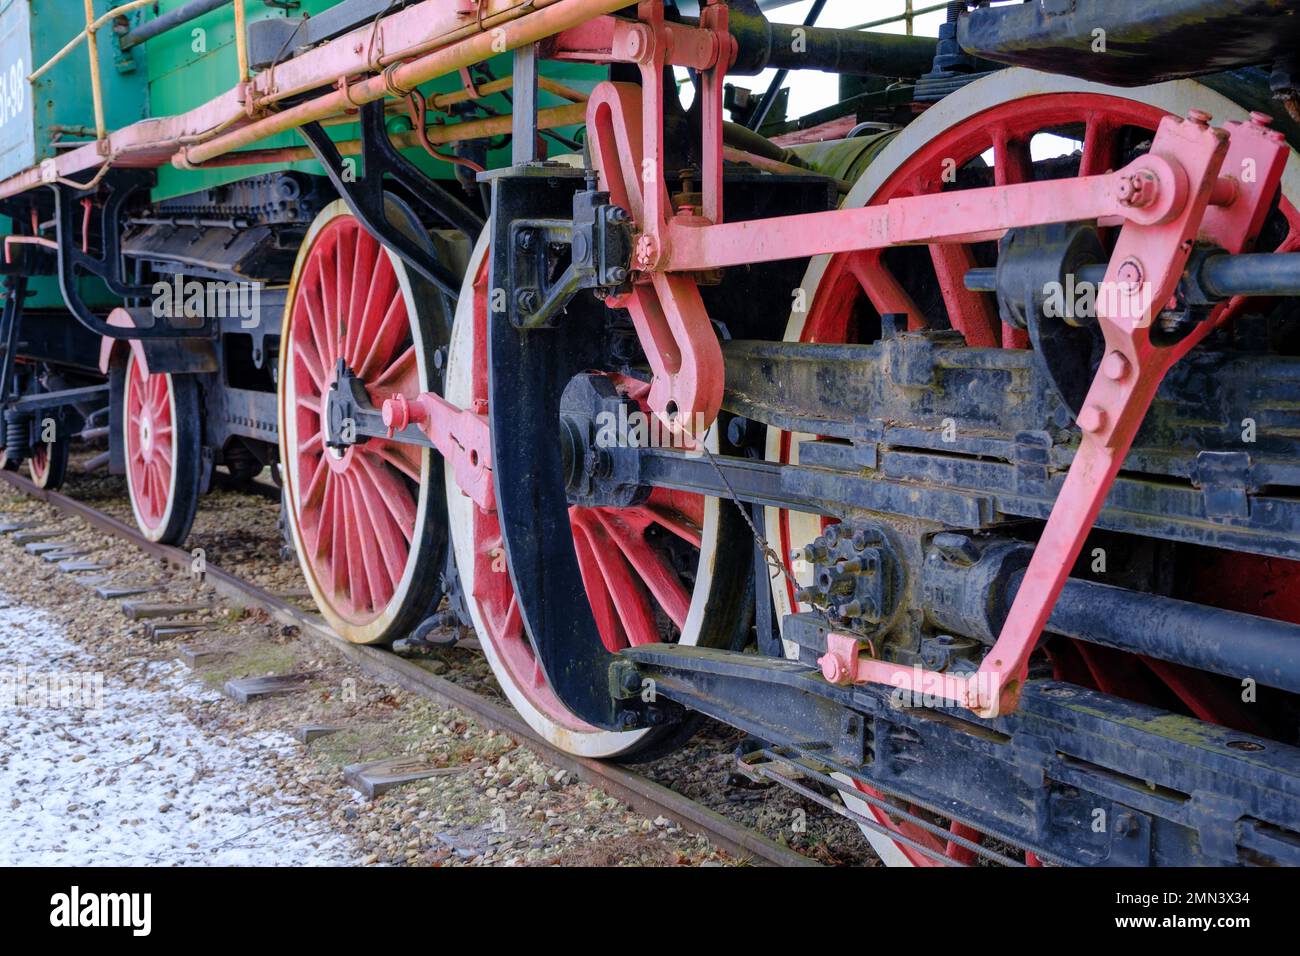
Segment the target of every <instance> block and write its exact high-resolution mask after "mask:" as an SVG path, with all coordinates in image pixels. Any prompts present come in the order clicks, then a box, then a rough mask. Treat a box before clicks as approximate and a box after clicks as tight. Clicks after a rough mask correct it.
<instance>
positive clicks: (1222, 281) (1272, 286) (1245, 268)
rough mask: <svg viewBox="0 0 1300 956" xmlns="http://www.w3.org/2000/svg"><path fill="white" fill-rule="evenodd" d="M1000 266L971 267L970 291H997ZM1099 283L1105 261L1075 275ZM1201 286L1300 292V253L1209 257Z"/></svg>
mask: <svg viewBox="0 0 1300 956" xmlns="http://www.w3.org/2000/svg"><path fill="white" fill-rule="evenodd" d="M997 273H998V270H997V269H971V270H970V271H969V272H967V273H966V279H965V285H966V288H967V289H969V290H970V291H971V292H996V291H997V289H998V281H997ZM1075 278H1076V279H1078V281H1080V282H1089V283H1092V284H1093V285H1097V284H1098V283H1100V282H1101V281H1102V280H1104V279H1105V278H1106V265H1105V263H1098V264H1095V265H1086V266H1083V267H1081V268H1080V269H1079V273H1078V275H1077V276H1076V277H1075ZM1196 278H1197V281H1198V282H1199V283H1200V285H1201V288H1203V289H1204V290H1205V291H1206V292H1208V293H1210V294H1211V295H1213V296H1215V297H1217V298H1220V299H1228V298H1231V297H1232V296H1235V295H1300V252H1256V253H1247V254H1244V255H1235V256H1234V255H1230V254H1228V253H1226V252H1224V253H1219V254H1218V255H1210V256H1206V257H1205V258H1204V259H1203V260H1201V265H1200V269H1199V271H1198V272H1197V275H1196Z"/></svg>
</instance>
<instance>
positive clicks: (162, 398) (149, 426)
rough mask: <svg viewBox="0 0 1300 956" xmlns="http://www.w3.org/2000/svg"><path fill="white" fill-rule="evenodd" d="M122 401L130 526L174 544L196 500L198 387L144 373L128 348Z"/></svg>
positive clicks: (189, 522)
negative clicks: (132, 518) (130, 514)
mask: <svg viewBox="0 0 1300 956" xmlns="http://www.w3.org/2000/svg"><path fill="white" fill-rule="evenodd" d="M124 401H125V407H124V409H123V414H122V431H123V435H122V437H123V445H124V447H125V448H126V484H127V490H128V492H129V494H130V498H131V510H132V512H134V514H135V522H136V525H137V526H138V527H139V528H140V531H141V533H142V534H144V536H145V537H147V538H148V539H149V540H150V541H159V542H162V543H163V544H180V543H182V542H183V541H184V540H185V538H186V536H188V535H189V533H190V527H191V525H193V523H194V515H195V512H196V511H197V510H198V504H199V468H200V463H201V459H202V454H201V449H200V434H201V430H200V422H199V397H198V386H197V385H196V384H195V382H194V380H193V378H191V377H190V376H187V375H173V374H169V373H166V372H154V373H150V372H149V371H148V370H147V369H146V368H145V366H144V364H143V363H142V361H141V360H140V357H139V355H138V354H137V352H136V350H135V349H131V350H130V356H129V358H128V359H127V363H126V383H125V390H124Z"/></svg>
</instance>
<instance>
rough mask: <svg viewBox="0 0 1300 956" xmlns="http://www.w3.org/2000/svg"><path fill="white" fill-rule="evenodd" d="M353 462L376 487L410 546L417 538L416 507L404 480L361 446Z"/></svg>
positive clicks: (355, 453)
mask: <svg viewBox="0 0 1300 956" xmlns="http://www.w3.org/2000/svg"><path fill="white" fill-rule="evenodd" d="M352 460H353V461H354V462H355V463H356V464H357V466H358V467H359V468H360V469H361V472H362V474H364V475H365V476H366V478H367V479H368V480H369V481H370V482H371V483H372V484H373V485H374V487H375V492H376V497H377V499H378V500H379V501H381V502H383V504H384V507H385V508H386V509H387V510H388V513H389V514H391V515H392V516H393V519H394V520H395V521H396V523H397V526H398V528H400V529H401V531H402V535H403V536H404V537H405V538H406V540H407V543H408V544H409V543H410V541H411V540H412V538H414V536H415V519H416V507H415V500H414V498H413V497H412V495H411V492H410V491H408V490H407V487H406V485H405V484H404V483H403V482H402V479H400V478H398V477H397V476H396V475H394V474H393V473H392V471H390V470H389V468H388V466H386V465H384V464H383V463H382V462H381V461H380V460H378V459H377V458H374V456H372V455H370V454H368V453H366V452H365V451H364V450H363V449H361V448H360V447H359V446H358V447H357V449H356V452H354V454H353V458H352Z"/></svg>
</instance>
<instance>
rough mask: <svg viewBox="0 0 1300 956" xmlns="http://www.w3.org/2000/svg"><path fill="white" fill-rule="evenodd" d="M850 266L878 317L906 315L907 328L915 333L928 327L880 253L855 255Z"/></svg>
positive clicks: (849, 263)
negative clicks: (897, 313) (894, 313)
mask: <svg viewBox="0 0 1300 956" xmlns="http://www.w3.org/2000/svg"><path fill="white" fill-rule="evenodd" d="M847 265H848V268H849V271H851V272H852V273H853V275H854V276H855V277H856V278H857V280H858V283H859V284H860V285H861V286H862V291H863V292H864V293H865V294H866V296H867V298H868V299H869V300H870V301H871V305H872V307H873V308H874V309H875V310H876V312H877V313H879V314H880V315H884V314H885V313H887V312H902V313H906V315H907V327H908V329H910V330H911V331H914V332H915V331H919V330H922V329H926V328H928V327H929V323H928V322H927V321H926V318H925V315H924V313H922V312H921V310H920V308H919V307H918V306H917V304H916V303H915V302H914V301H912V297H911V296H910V295H908V294H907V290H906V289H904V288H903V287H902V285H901V284H899V281H898V280H897V279H896V278H894V273H893V272H891V271H890V270H889V268H888V267H887V266H886V265H885V263H884V260H883V258H882V257H881V255H880V253H879V252H875V251H872V252H858V253H854V254H852V255H850V256H849V257H848V259H847Z"/></svg>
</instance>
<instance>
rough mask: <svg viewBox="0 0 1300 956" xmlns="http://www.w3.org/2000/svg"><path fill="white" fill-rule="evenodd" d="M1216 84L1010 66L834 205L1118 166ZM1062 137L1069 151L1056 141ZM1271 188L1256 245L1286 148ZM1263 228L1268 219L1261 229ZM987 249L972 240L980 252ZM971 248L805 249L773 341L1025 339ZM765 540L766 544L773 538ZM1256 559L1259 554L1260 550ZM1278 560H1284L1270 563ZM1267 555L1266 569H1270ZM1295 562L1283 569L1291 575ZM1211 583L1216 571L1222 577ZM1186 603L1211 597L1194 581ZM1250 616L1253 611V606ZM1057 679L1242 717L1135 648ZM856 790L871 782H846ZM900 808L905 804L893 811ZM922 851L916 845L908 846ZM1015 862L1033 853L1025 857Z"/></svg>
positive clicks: (951, 855) (791, 453) (787, 602)
mask: <svg viewBox="0 0 1300 956" xmlns="http://www.w3.org/2000/svg"><path fill="white" fill-rule="evenodd" d="M1231 82H1232V81H1230V80H1226V79H1225V80H1223V81H1222V85H1223V88H1224V92H1218V91H1216V89H1212V88H1210V87H1209V86H1206V85H1204V84H1202V83H1197V82H1194V81H1190V80H1188V81H1179V82H1174V83H1166V84H1161V85H1159V86H1152V87H1144V88H1142V89H1139V90H1128V91H1124V90H1114V89H1109V88H1103V87H1099V86H1096V85H1094V84H1090V83H1087V82H1084V81H1082V80H1074V79H1070V78H1067V77H1056V76H1048V75H1045V74H1040V73H1036V72H1034V71H1030V70H1021V69H1011V70H1001V71H998V72H997V73H995V74H993V75H991V76H989V77H987V78H985V79H982V80H979V81H977V82H975V83H973V84H971V85H970V86H968V87H966V88H964V89H962V90H961V91H959V92H958V93H956V94H954V95H952V96H950V97H948V98H946V99H944V100H943V101H941V102H940V103H938V104H936V105H935V106H933V107H931V108H930V109H929V110H928V111H927V112H926V113H925V114H923V115H922V116H921V117H920V118H918V119H917V120H916V121H915V122H914V123H912V124H911V125H909V126H908V127H906V128H905V129H904V130H902V131H901V132H900V133H899V134H898V135H897V137H896V138H895V139H894V141H893V142H891V143H890V144H889V145H888V146H887V147H886V148H885V149H883V150H882V151H881V152H880V154H879V156H878V158H877V159H876V160H875V161H874V162H873V163H872V164H871V166H870V167H869V168H868V169H867V171H866V173H865V174H864V175H863V176H862V178H861V179H860V180H859V181H858V182H857V184H856V185H855V186H854V188H853V190H852V192H851V193H850V194H849V196H848V197H847V198H846V200H845V204H846V205H857V206H865V205H878V204H882V203H886V202H888V201H890V200H891V199H895V198H899V197H903V196H914V195H922V194H926V193H934V192H939V191H941V190H950V189H959V188H964V187H967V186H969V187H976V186H989V185H1004V184H1012V183H1018V182H1025V181H1029V180H1031V179H1043V178H1060V177H1064V176H1075V175H1092V174H1096V173H1102V172H1106V171H1107V170H1111V169H1118V168H1120V167H1121V166H1123V165H1124V163H1125V162H1126V161H1127V160H1128V159H1130V158H1132V157H1133V156H1134V155H1136V154H1137V153H1139V152H1141V151H1142V150H1144V149H1145V148H1146V146H1147V145H1148V144H1149V140H1150V137H1151V134H1152V132H1153V131H1154V130H1155V128H1156V125H1157V124H1158V122H1159V120H1160V119H1161V117H1163V116H1165V115H1167V114H1171V113H1172V114H1175V115H1184V114H1185V113H1186V112H1187V111H1188V110H1189V109H1192V108H1197V109H1202V110H1205V111H1206V112H1208V113H1211V114H1213V115H1214V117H1215V120H1216V122H1222V121H1224V120H1229V119H1237V120H1245V119H1247V118H1248V113H1247V110H1248V109H1250V108H1252V107H1258V105H1259V104H1258V103H1257V102H1251V106H1242V105H1239V104H1238V103H1237V102H1236V101H1235V100H1234V99H1233V98H1230V95H1235V96H1237V97H1238V98H1240V99H1242V101H1243V102H1248V101H1250V97H1251V95H1253V94H1252V93H1251V92H1250V90H1249V89H1247V88H1243V89H1240V90H1237V89H1232V88H1229V86H1228V85H1227V84H1229V83H1231ZM1070 141H1073V143H1074V144H1075V148H1074V151H1073V154H1071V152H1070V150H1069V149H1062V146H1063V145H1065V144H1066V143H1067V142H1070ZM1282 188H1283V199H1282V202H1281V205H1280V208H1279V210H1278V211H1277V213H1275V214H1274V221H1273V222H1272V223H1271V227H1272V228H1271V234H1270V235H1269V236H1268V237H1267V241H1266V243H1264V242H1262V245H1263V248H1262V249H1261V250H1260V251H1267V250H1269V249H1273V250H1276V251H1293V250H1295V249H1297V248H1300V213H1297V210H1296V207H1295V205H1294V204H1293V202H1294V201H1295V200H1296V199H1297V198H1300V164H1298V163H1297V161H1296V158H1295V157H1294V156H1293V157H1292V160H1291V162H1290V163H1289V165H1288V167H1287V172H1286V174H1285V176H1284V178H1283V187H1282ZM1266 231H1268V227H1266ZM988 252H989V250H985V251H984V253H983V254H984V255H985V256H987V255H988ZM980 255H981V252H980V250H979V249H977V248H976V247H974V246H971V245H965V244H960V243H948V244H931V245H928V246H926V245H920V246H913V247H907V248H901V249H888V250H884V251H883V252H881V251H873V252H859V253H852V254H845V255H836V256H829V257H826V256H823V257H819V258H818V259H815V260H814V261H813V263H812V265H811V266H810V268H809V270H808V273H807V275H806V277H805V280H804V290H805V293H806V301H807V302H808V303H809V307H808V309H807V310H806V312H795V313H793V314H792V315H791V319H790V323H789V325H788V326H787V329H786V340H787V341H803V342H823V343H853V342H871V341H874V340H875V339H876V338H878V337H879V335H880V322H881V320H880V317H881V315H883V314H884V313H903V314H905V315H906V316H907V322H908V327H909V328H912V329H926V328H931V329H947V328H952V329H956V330H958V331H960V332H962V334H963V335H964V337H965V339H966V342H967V344H968V345H971V346H982V347H997V346H1002V347H1009V348H1025V347H1027V346H1028V338H1027V335H1026V334H1025V333H1024V332H1022V331H1021V330H1019V329H1014V328H1011V327H1009V326H1007V327H1004V326H1003V325H1002V324H1001V323H1000V321H999V320H998V314H997V305H996V302H995V300H994V297H993V296H991V295H986V294H982V293H974V292H969V291H967V290H966V289H965V287H964V285H963V276H964V275H965V273H966V271H967V270H969V269H970V268H972V267H974V266H976V265H991V264H992V263H991V262H981V261H979V256H980ZM809 437H811V436H804V435H797V434H791V433H789V432H780V431H777V430H776V429H769V431H768V448H767V453H768V458H769V460H773V461H780V462H793V461H798V454H799V451H798V449H799V444H800V442H801V441H802V440H804V439H805V438H809ZM767 520H768V527H769V528H771V529H774V532H775V535H776V537H777V538H778V541H779V547H778V548H777V550H778V551H779V552H780V553H782V554H783V555H789V554H790V553H791V551H792V549H795V548H800V547H802V546H803V545H805V544H807V543H809V542H810V541H812V540H813V539H814V538H816V537H817V536H818V535H819V534H820V533H821V531H822V529H823V524H824V520H823V519H822V518H821V517H819V516H816V515H809V514H802V513H796V512H789V511H784V510H778V509H769V511H768V519H767ZM774 543H776V542H774ZM1220 560H1222V561H1224V562H1227V563H1228V564H1230V565H1231V566H1232V567H1233V568H1234V569H1235V570H1237V571H1240V568H1241V566H1242V562H1243V561H1245V562H1246V564H1247V565H1248V566H1250V567H1254V566H1255V564H1256V562H1254V560H1253V559H1252V557H1251V556H1248V555H1235V554H1230V553H1221V558H1220ZM1260 560H1261V561H1263V560H1266V559H1260ZM1283 563H1284V564H1288V565H1290V563H1289V562H1283ZM1277 564H1278V563H1277V562H1273V563H1272V564H1271V565H1270V567H1273V568H1274V570H1276V565H1277ZM1296 567H1297V566H1296V565H1290V566H1289V567H1288V568H1287V569H1286V571H1285V572H1278V573H1286V574H1288V575H1290V577H1289V579H1288V580H1289V583H1290V586H1291V587H1292V588H1294V586H1295V580H1296V574H1295V568H1296ZM787 572H788V577H787V585H788V586H786V587H778V588H776V595H775V597H776V604H777V611H778V617H780V616H783V615H785V614H789V613H794V612H795V611H798V610H801V609H803V610H806V609H807V608H806V607H802V606H801V605H799V603H798V602H797V600H796V599H795V590H796V587H797V586H798V585H797V584H796V582H798V584H806V583H809V581H808V580H800V574H803V575H805V576H806V575H809V574H810V573H811V572H810V571H806V570H805V571H799V570H797V569H796V568H795V567H794V566H793V565H792V564H791V565H788V566H787ZM1221 580H1228V578H1227V577H1222V578H1221ZM1199 599H1200V600H1204V601H1207V602H1209V603H1220V604H1223V605H1224V606H1232V605H1233V603H1234V602H1233V601H1232V600H1231V599H1227V598H1225V599H1224V600H1220V601H1218V602H1216V601H1215V599H1214V597H1213V596H1210V595H1209V594H1208V593H1207V592H1202V593H1201V595H1200V597H1199ZM1254 613H1260V612H1259V611H1255V612H1254ZM1053 663H1054V665H1055V666H1056V667H1057V670H1058V673H1060V674H1061V676H1062V677H1063V678H1064V679H1069V680H1073V681H1077V682H1081V683H1084V684H1086V685H1088V686H1093V687H1097V688H1099V689H1101V690H1103V691H1105V692H1107V693H1115V694H1118V695H1120V696H1127V697H1129V698H1130V699H1136V700H1144V701H1148V702H1151V703H1159V704H1161V705H1162V706H1165V705H1167V706H1174V707H1179V706H1181V707H1182V708H1183V709H1184V710H1185V711H1186V712H1188V713H1190V714H1194V715H1195V716H1198V717H1200V718H1201V719H1205V720H1213V721H1216V722H1219V723H1224V724H1229V725H1232V726H1242V725H1243V724H1244V725H1246V726H1249V721H1250V717H1249V716H1248V715H1246V714H1244V713H1243V712H1242V708H1241V703H1240V701H1236V702H1235V705H1234V701H1233V700H1232V699H1231V697H1230V696H1229V695H1224V694H1222V693H1221V692H1219V691H1217V690H1216V688H1215V687H1214V686H1213V685H1212V683H1211V682H1209V681H1207V680H1205V679H1204V678H1205V676H1206V675H1203V674H1200V673H1199V672H1195V671H1190V669H1188V668H1180V667H1177V666H1176V665H1171V664H1166V663H1164V662H1160V661H1152V660H1148V659H1146V658H1135V657H1134V656H1133V655H1126V654H1122V653H1120V652H1117V651H1111V650H1109V649H1106V648H1100V647H1096V646H1094V645H1088V644H1084V643H1082V642H1068V643H1067V644H1066V645H1065V646H1064V648H1062V649H1061V650H1060V651H1059V652H1057V653H1055V654H1054V655H1053ZM857 786H858V788H859V789H860V790H862V791H863V792H864V793H867V794H869V795H871V796H873V797H881V796H883V795H882V794H879V793H878V792H877V791H875V790H873V789H871V788H869V787H867V786H865V785H863V784H860V783H859V784H857ZM846 803H849V804H850V805H852V806H853V808H854V809H855V810H856V811H858V812H859V813H861V814H863V815H864V816H868V817H870V818H873V819H875V820H876V821H877V823H878V824H879V825H880V826H881V827H883V828H884V830H885V831H887V832H888V833H894V834H898V835H899V836H902V837H906V838H908V839H909V840H910V841H912V843H911V844H908V843H905V842H900V841H897V840H891V839H889V837H888V836H886V835H884V834H882V833H880V832H879V831H877V830H871V829H868V828H867V827H864V828H863V830H864V832H865V833H866V835H867V837H868V838H869V839H870V840H871V842H872V844H873V846H874V847H875V848H876V850H877V852H879V853H880V855H881V857H882V859H884V860H885V862H887V863H893V864H901V865H925V866H932V865H942V864H944V863H969V862H972V861H973V859H974V854H973V853H972V852H971V850H970V849H969V848H966V847H963V846H962V845H960V844H959V843H957V842H954V841H953V840H949V839H944V838H943V837H941V836H938V835H936V834H935V833H933V832H930V831H928V830H926V829H925V828H922V827H919V826H917V825H916V824H915V823H913V822H911V821H909V820H908V819H907V817H905V816H903V815H901V814H898V815H895V814H890V813H888V812H887V811H884V810H882V809H880V808H879V807H877V806H872V805H869V804H868V803H866V802H865V801H855V800H853V798H852V797H851V796H849V797H846ZM906 809H907V810H908V811H909V812H914V811H915V808H906ZM921 815H922V816H925V817H926V818H927V819H928V820H929V821H930V822H932V823H938V824H940V825H941V826H944V827H947V828H948V831H949V833H950V834H952V835H953V836H956V837H962V838H965V839H968V840H973V841H975V842H978V841H979V839H981V835H980V834H979V833H978V832H976V831H973V830H971V829H970V828H969V827H965V826H963V825H962V824H960V823H957V822H955V821H946V820H943V819H942V818H941V817H936V816H934V815H926V814H924V813H921ZM918 844H919V845H920V847H922V848H923V849H918V848H917V845H918ZM1026 862H1028V863H1031V864H1032V863H1034V862H1036V860H1035V859H1034V857H1033V855H1032V854H1029V855H1028V856H1027V858H1026Z"/></svg>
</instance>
